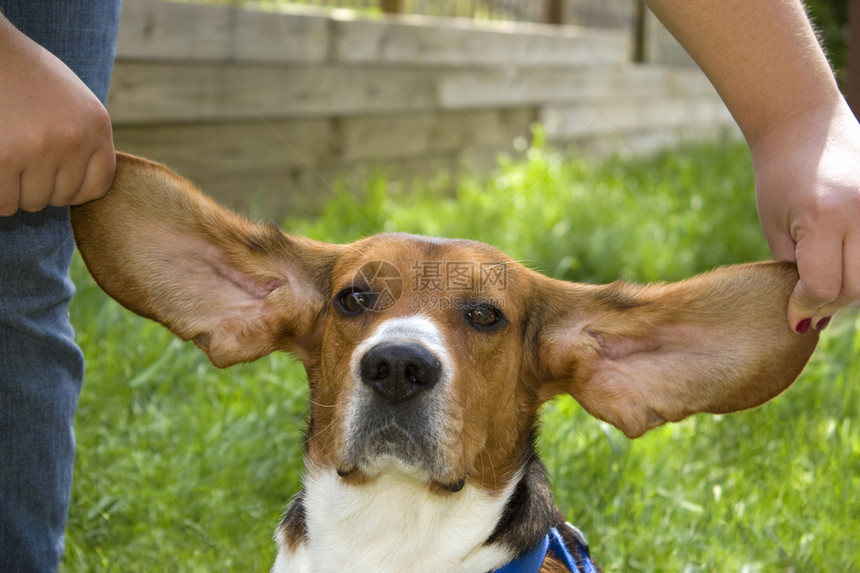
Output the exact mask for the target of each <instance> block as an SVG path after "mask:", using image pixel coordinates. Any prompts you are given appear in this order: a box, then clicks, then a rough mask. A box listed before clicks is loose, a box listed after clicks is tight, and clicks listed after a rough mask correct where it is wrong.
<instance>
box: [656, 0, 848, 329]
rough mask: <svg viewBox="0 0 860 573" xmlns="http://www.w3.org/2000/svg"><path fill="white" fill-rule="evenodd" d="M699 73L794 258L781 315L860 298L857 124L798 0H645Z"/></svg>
mask: <svg viewBox="0 0 860 573" xmlns="http://www.w3.org/2000/svg"><path fill="white" fill-rule="evenodd" d="M647 4H648V5H649V7H650V8H651V9H652V10H653V11H654V13H655V14H656V15H657V16H658V17H659V18H660V20H661V21H663V23H664V24H665V25H666V26H667V27H668V28H669V30H670V31H671V32H672V33H673V34H674V35H675V36H676V37H677V38H678V40H679V41H680V42H681V43H682V44H683V45H684V47H685V48H686V49H687V51H688V52H690V54H691V55H692V56H693V58H694V59H695V60H696V62H697V63H698V64H699V65H700V66H701V68H702V69H703V70H704V72H705V73H706V74H707V75H708V77H709V78H710V79H711V82H712V83H713V84H714V86H715V87H716V89H717V91H718V92H719V94H720V96H721V97H722V99H723V101H724V102H725V103H726V106H727V107H728V108H729V110H730V111H731V113H732V115H733V116H734V118H735V120H736V121H737V122H738V125H739V126H740V128H741V131H742V132H743V134H744V137H745V138H746V140H747V142H748V144H749V147H750V151H751V154H752V159H753V166H754V170H755V180H756V198H757V205H758V210H759V219H760V221H761V224H762V229H763V230H764V233H765V236H766V237H767V240H768V243H769V244H770V247H771V251H772V252H773V255H774V257H775V258H777V259H784V260H790V261H795V262H797V265H798V269H799V271H800V281H799V282H798V283H797V286H796V288H795V290H794V292H793V294H792V296H791V299H790V301H789V307H788V321H789V324H790V325H791V327H792V328H793V329H795V330H797V331H798V332H801V331H805V330H807V329H808V328H809V327H810V325H811V326H813V327H816V326H820V327H823V326H826V321H827V319H828V318H829V317H830V316H831V315H832V314H833V312H834V311H835V310H836V309H837V308H840V307H843V306H847V305H850V304H856V303H857V302H859V301H860V126H858V124H857V120H856V119H855V118H854V116H853V114H852V113H851V110H850V109H849V108H848V105H847V104H846V103H845V100H844V98H843V97H842V96H841V94H840V93H839V90H838V88H837V86H836V82H835V80H834V78H833V74H832V72H831V70H830V66H829V65H828V63H827V59H826V58H825V56H824V54H823V53H822V51H821V48H820V47H819V45H818V41H817V39H816V37H815V34H814V32H813V29H812V27H811V25H810V24H809V21H808V19H807V17H806V14H805V11H804V9H803V6H802V4H801V3H800V2H799V0H769V1H767V2H749V1H748V0H721V1H719V2H714V1H709V0H647Z"/></svg>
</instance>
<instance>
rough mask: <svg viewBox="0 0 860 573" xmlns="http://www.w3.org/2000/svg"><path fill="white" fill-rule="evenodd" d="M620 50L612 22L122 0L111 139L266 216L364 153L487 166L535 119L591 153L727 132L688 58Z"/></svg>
mask: <svg viewBox="0 0 860 573" xmlns="http://www.w3.org/2000/svg"><path fill="white" fill-rule="evenodd" d="M630 55H631V43H630V38H629V36H628V35H627V34H626V33H624V32H623V31H619V30H595V29H587V28H581V27H573V26H547V25H540V24H513V23H473V22H468V21H463V20H450V19H448V20H445V19H436V18H429V17H421V16H415V15H401V16H397V17H386V18H365V17H361V16H356V15H355V14H354V13H350V12H343V11H337V12H333V13H330V14H315V13H311V14H309V13H296V12H289V11H284V10H281V9H277V10H276V9H271V10H265V9H263V10H260V9H256V10H252V9H240V8H237V7H230V6H211V5H208V6H207V5H199V4H183V3H176V2H160V1H158V0H126V2H125V4H124V12H123V17H122V21H121V28H120V40H119V46H118V53H117V60H116V66H115V70H114V78H113V83H112V86H111V93H110V96H109V99H108V110H109V112H110V113H111V117H112V119H113V122H114V134H115V139H116V144H117V148H118V149H123V150H126V151H130V152H133V153H138V154H141V155H145V156H147V157H151V158H153V159H156V160H160V161H164V162H166V163H168V164H169V165H171V166H172V167H174V168H176V169H178V170H179V171H180V172H182V173H184V174H186V175H187V176H190V177H191V178H192V179H194V180H195V181H197V182H198V183H199V184H200V185H201V187H203V188H204V189H205V190H206V191H208V192H209V193H212V194H213V195H215V196H216V197H217V198H219V199H220V200H222V201H224V202H226V203H228V204H231V205H234V206H247V205H248V204H249V202H256V203H257V206H258V208H260V209H261V210H262V211H263V212H264V213H266V214H269V215H271V216H272V217H274V218H278V217H280V216H281V215H283V214H284V213H285V212H287V211H294V210H297V209H298V210H303V211H307V210H309V209H313V208H315V206H316V205H318V204H319V201H320V199H321V198H323V197H326V196H327V195H328V192H329V187H330V182H331V181H332V180H333V179H334V178H335V177H337V176H339V175H343V174H345V173H353V172H356V171H360V170H361V169H363V168H365V167H366V166H367V165H371V164H381V165H383V166H386V167H387V168H389V169H390V170H392V171H393V172H395V173H400V174H403V176H404V177H409V176H413V175H415V174H418V175H421V174H424V175H431V174H433V173H434V172H436V171H438V170H439V169H446V170H449V171H452V172H456V171H457V170H458V169H461V168H462V167H463V166H464V165H468V166H470V167H477V168H485V167H486V166H487V165H489V164H491V162H492V160H493V158H494V156H495V154H496V153H498V152H499V151H513V145H514V141H515V140H516V141H520V142H522V141H525V140H527V138H528V137H529V133H530V131H529V129H530V126H531V124H532V123H533V122H536V121H537V122H542V123H543V124H544V125H545V126H546V132H547V135H548V137H549V139H550V140H551V141H553V142H555V143H557V144H560V145H567V144H575V145H576V146H577V148H578V149H584V150H594V151H604V150H610V149H619V148H626V149H630V150H632V151H647V150H652V149H656V148H658V147H660V146H662V145H666V144H670V143H674V142H677V141H678V140H680V139H682V138H700V137H713V136H715V135H719V134H724V133H726V132H727V131H732V132H733V131H734V129H735V128H733V123H732V121H731V118H730V116H729V115H728V113H727V111H726V110H725V107H724V106H723V105H722V103H721V102H720V101H719V99H718V98H717V96H716V93H715V92H714V90H713V88H712V87H711V86H710V84H709V83H708V81H707V80H706V79H705V78H704V76H703V75H702V74H701V73H700V72H699V71H697V70H695V69H691V68H672V67H660V66H652V65H647V66H642V65H634V64H632V63H631V58H630Z"/></svg>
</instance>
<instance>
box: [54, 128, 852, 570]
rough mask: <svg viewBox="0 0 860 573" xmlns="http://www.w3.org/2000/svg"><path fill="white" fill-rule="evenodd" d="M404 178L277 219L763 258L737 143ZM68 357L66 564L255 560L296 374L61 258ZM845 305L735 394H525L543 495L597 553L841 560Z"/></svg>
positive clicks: (301, 384) (567, 262) (845, 522)
mask: <svg viewBox="0 0 860 573" xmlns="http://www.w3.org/2000/svg"><path fill="white" fill-rule="evenodd" d="M449 187H450V185H449V182H448V181H446V180H445V179H444V178H440V179H439V180H436V181H430V182H427V183H425V184H423V185H420V186H417V188H416V189H413V190H412V192H410V193H408V194H407V193H405V192H403V191H402V190H399V188H398V186H396V185H394V184H391V183H389V182H387V181H386V179H385V178H384V177H383V176H382V175H378V176H375V177H372V178H371V179H370V180H369V181H368V183H367V189H366V193H363V194H361V195H358V196H353V195H351V194H349V193H347V192H346V191H344V192H343V194H344V195H345V196H348V197H349V199H348V200H346V201H344V200H342V199H336V200H333V201H332V202H331V203H330V205H329V206H328V207H327V208H326V211H325V212H324V213H323V214H322V215H321V216H320V217H318V218H315V219H314V220H291V221H289V222H288V224H287V228H288V229H289V230H290V231H291V232H301V233H305V234H309V235H310V236H313V237H315V238H319V239H325V240H337V241H349V240H353V239H355V238H357V237H360V236H363V235H367V234H371V233H374V232H378V231H382V230H401V231H411V232H421V233H430V234H439V235H445V236H460V237H470V238H476V239H480V240H483V241H486V242H489V243H492V244H494V245H496V246H498V247H500V248H502V249H504V250H506V251H507V252H508V253H510V254H511V255H512V256H514V257H516V258H518V259H520V260H523V261H524V262H526V264H528V265H530V266H532V267H535V268H538V269H540V270H543V271H544V272H547V273H548V274H552V275H554V276H558V277H563V278H567V279H571V280H584V281H595V282H604V281H610V280H614V279H615V278H618V277H619V276H620V277H625V278H628V279H633V280H640V281H647V280H656V279H660V280H673V279H679V278H683V277H686V276H689V275H691V274H694V273H696V272H699V271H701V270H704V269H706V268H710V267H713V266H716V265H719V264H725V263H731V262H740V261H746V260H754V259H764V258H767V256H768V255H767V249H766V245H765V244H764V241H763V239H762V238H761V234H760V231H759V230H758V226H757V222H756V218H755V207H754V202H753V198H752V174H751V171H750V167H749V163H748V158H747V155H746V151H745V150H744V149H743V147H742V146H740V145H727V146H723V147H690V148H686V149H680V150H675V151H674V152H673V153H667V154H664V155H661V156H659V157H656V158H653V159H648V160H632V161H631V160H628V161H624V160H622V159H619V158H616V159H610V160H607V161H603V162H594V161H587V160H579V159H572V160H571V159H561V158H560V157H559V156H557V155H556V154H555V153H554V152H553V151H551V150H547V149H541V148H539V147H538V148H535V149H532V150H531V151H530V152H529V160H528V161H512V160H505V159H503V160H502V161H501V163H500V167H499V171H498V173H497V174H496V175H495V176H494V177H492V178H489V179H487V178H474V179H470V180H467V181H465V182H463V183H462V184H461V185H459V186H458V189H457V191H456V193H453V194H452V193H451V192H450V191H448V190H447V189H448V188H449ZM73 273H74V276H75V279H76V282H77V283H78V285H79V293H78V295H77V297H76V300H75V303H74V305H73V308H72V314H73V316H72V319H73V323H74V324H75V326H76V329H77V332H78V340H79V342H80V344H81V347H82V348H83V350H84V353H85V355H86V357H87V364H88V373H87V379H86V381H85V385H84V390H83V393H82V396H81V402H80V409H79V413H78V424H77V430H78V446H79V454H78V459H77V467H76V478H75V486H74V491H73V496H74V497H73V504H72V509H71V514H70V517H69V527H68V534H67V553H66V559H65V565H64V569H65V570H66V571H74V572H78V571H81V572H83V571H99V572H101V571H117V572H120V571H121V572H135V571H142V572H150V571H169V572H179V571H183V572H184V571H266V570H267V569H268V567H269V566H270V564H271V561H272V559H273V556H274V545H273V544H272V542H271V535H272V531H273V529H274V527H275V525H276V524H277V521H278V518H279V516H280V513H281V511H282V510H283V507H284V505H285V504H286V502H287V501H288V500H289V498H290V496H291V495H292V494H293V493H295V492H296V491H297V490H298V488H299V479H300V471H301V460H300V458H301V449H302V429H303V425H304V419H305V415H306V405H305V399H306V384H305V378H304V373H303V371H302V369H301V367H300V365H298V363H296V362H295V361H293V360H292V359H291V358H290V357H289V356H286V355H283V354H279V355H274V356H270V357H267V358H265V359H263V360H260V361H259V362H258V363H255V364H253V365H248V366H241V367H234V368H231V369H229V370H226V371H221V370H217V369H215V368H213V367H211V366H210V365H209V364H208V362H207V361H206V358H205V356H204V355H203V354H202V353H200V352H199V351H197V350H196V349H195V348H193V346H191V345H186V344H182V343H179V342H177V341H176V340H174V339H173V337H172V336H171V335H170V334H169V333H167V332H166V331H165V330H163V329H162V328H161V327H159V326H158V325H155V324H153V323H150V322H147V321H144V320H142V319H139V318H137V317H135V316H132V315H131V314H130V313H128V312H126V311H124V310H122V309H120V308H119V307H118V305H116V304H115V303H113V302H111V301H108V300H107V299H106V297H105V296H104V295H103V294H102V293H101V292H100V291H99V290H98V289H97V287H95V286H94V285H93V283H92V282H91V280H90V279H89V278H88V277H87V276H86V272H85V270H83V267H82V265H81V263H80V261H76V264H75V267H74V269H73ZM858 405H860V320H858V317H857V315H856V314H852V313H843V315H841V318H839V317H838V319H837V320H836V321H834V324H833V325H832V326H831V328H830V330H829V331H828V332H827V334H826V335H825V336H824V337H823V340H822V343H821V345H820V347H819V349H818V351H817V352H816V356H815V358H814V359H813V361H812V363H811V364H810V366H809V367H808V368H807V370H806V372H805V374H804V375H803V377H802V378H801V380H800V381H799V382H798V383H797V384H796V385H795V386H794V387H793V388H792V389H791V390H790V391H788V392H787V393H786V394H784V395H783V396H781V397H779V398H777V399H776V400H774V401H773V402H771V403H770V404H768V405H766V406H764V407H763V408H760V409H758V410H755V411H751V412H743V413H740V414H734V415H730V416H721V417H711V416H698V417H694V418H693V419H691V420H687V421H685V422H683V423H681V424H677V425H674V426H669V427H664V428H660V429H658V430H655V431H653V432H650V433H649V434H647V435H646V436H645V437H643V438H641V439H639V440H636V441H630V440H627V439H626V438H625V437H624V436H623V435H622V434H621V433H620V432H618V431H617V430H614V429H612V428H610V427H608V426H606V425H605V424H603V423H600V422H597V421H596V420H594V419H592V418H590V417H589V416H588V415H587V414H585V413H584V411H583V410H582V409H581V408H580V407H579V406H578V405H577V404H576V403H575V402H574V401H573V400H572V399H557V400H555V401H554V402H552V403H550V404H548V405H547V406H546V407H545V411H544V429H543V433H542V439H541V449H542V451H543V452H544V459H545V461H546V463H547V466H548V468H549V469H550V472H551V474H552V476H553V482H554V487H555V491H556V495H557V498H558V501H559V503H560V505H561V507H563V508H564V509H565V510H566V511H567V512H568V516H569V518H570V519H571V520H572V521H574V522H575V523H576V524H577V525H579V526H580V527H581V528H582V529H583V530H584V531H585V533H586V534H587V535H588V537H589V540H590V541H591V544H592V547H593V553H594V556H595V557H596V559H597V561H598V562H599V563H601V564H602V565H603V566H604V568H605V569H606V570H607V571H690V572H694V571H798V572H800V571H856V570H860V544H858V543H857V526H858V522H860V496H858V494H857V492H858V491H860V483H858V481H860V419H858Z"/></svg>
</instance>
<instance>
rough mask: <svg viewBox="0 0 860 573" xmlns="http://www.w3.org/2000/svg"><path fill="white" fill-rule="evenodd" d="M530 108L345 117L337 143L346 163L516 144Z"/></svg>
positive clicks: (525, 131) (529, 116)
mask: <svg viewBox="0 0 860 573" xmlns="http://www.w3.org/2000/svg"><path fill="white" fill-rule="evenodd" d="M536 113H537V112H536V111H535V110H532V109H531V108H524V109H517V110H475V111H467V112H453V113H452V112H449V113H423V114H406V115H385V116H370V117H356V118H343V119H340V120H338V121H337V122H336V124H335V125H336V130H335V143H334V145H335V146H336V147H337V148H338V150H339V153H338V158H339V159H340V160H342V161H347V162H352V161H362V160H373V159H391V158H402V157H409V156H416V155H421V154H432V153H438V152H441V151H456V150H464V149H470V148H476V147H495V148H496V149H499V150H503V149H507V148H510V147H511V143H512V142H513V140H514V138H516V137H528V136H529V126H530V124H531V122H532V121H534V118H535V116H536Z"/></svg>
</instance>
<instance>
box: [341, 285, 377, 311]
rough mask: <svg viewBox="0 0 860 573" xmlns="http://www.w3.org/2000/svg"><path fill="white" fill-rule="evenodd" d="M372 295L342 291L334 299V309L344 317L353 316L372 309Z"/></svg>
mask: <svg viewBox="0 0 860 573" xmlns="http://www.w3.org/2000/svg"><path fill="white" fill-rule="evenodd" d="M373 298H374V297H373V293H372V292H365V291H361V290H356V289H353V288H349V289H344V290H343V291H341V292H340V293H339V294H338V295H337V296H336V297H335V301H334V302H335V308H337V310H339V311H340V313H341V314H343V315H345V316H355V315H357V314H361V313H362V312H364V311H366V310H371V309H372V308H373Z"/></svg>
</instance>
